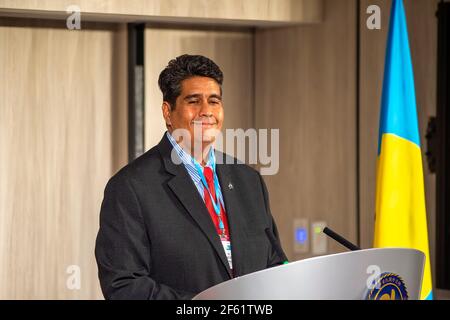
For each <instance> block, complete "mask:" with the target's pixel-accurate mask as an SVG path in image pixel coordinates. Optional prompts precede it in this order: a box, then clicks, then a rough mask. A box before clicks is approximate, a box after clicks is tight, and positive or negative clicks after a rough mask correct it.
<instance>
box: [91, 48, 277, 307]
mask: <svg viewBox="0 0 450 320" xmlns="http://www.w3.org/2000/svg"><path fill="white" fill-rule="evenodd" d="M222 81H223V74H222V71H221V70H220V68H219V67H218V66H217V65H216V64H215V63H214V62H213V61H211V60H210V59H208V58H206V57H204V56H198V55H182V56H179V57H177V58H175V59H173V60H171V61H170V62H169V64H168V66H167V67H166V68H165V69H164V70H163V71H162V72H161V74H160V76H159V81H158V82H159V87H160V89H161V91H162V94H163V103H162V112H163V117H164V121H165V123H166V127H167V131H166V132H165V133H164V135H163V136H162V139H161V141H160V142H159V143H158V145H156V146H155V147H153V148H152V149H150V150H149V151H147V152H146V153H144V154H143V155H142V156H141V157H139V158H137V159H136V160H134V161H133V162H131V163H130V164H128V165H127V166H125V167H124V168H122V169H121V170H120V171H119V172H118V173H117V174H116V175H114V176H113V177H112V178H111V179H110V180H109V182H108V184H107V185H106V188H105V194H104V199H103V203H102V207H101V212H100V229H99V232H98V236H97V241H96V248H95V255H96V259H97V264H98V269H99V279H100V284H101V288H102V291H103V294H104V296H105V298H107V299H190V298H192V297H193V296H194V295H196V294H197V293H199V292H200V291H202V290H204V289H206V288H209V287H211V286H213V285H215V284H218V283H220V282H223V281H226V280H229V279H231V278H233V277H236V276H241V275H244V274H248V273H251V272H255V271H258V270H262V269H265V268H268V267H271V266H275V265H278V264H282V263H283V260H284V259H283V256H284V253H283V252H282V249H281V248H280V247H279V240H278V232H277V228H276V225H275V222H274V219H273V217H272V215H271V212H270V207H269V196H268V193H267V189H266V186H265V184H264V181H263V179H262V177H261V175H260V174H259V172H258V171H256V170H254V169H253V168H251V167H249V166H247V165H245V164H242V163H238V161H237V160H236V159H235V158H231V157H229V156H227V155H226V154H223V153H221V152H219V151H217V150H215V148H214V142H215V140H216V133H217V132H219V131H220V129H221V127H222V123H223V119H224V108H223V102H222ZM179 132H182V133H183V134H182V135H179V134H178V133H179ZM196 146H200V148H198V150H200V152H196V150H197V149H196ZM280 253H281V254H280Z"/></svg>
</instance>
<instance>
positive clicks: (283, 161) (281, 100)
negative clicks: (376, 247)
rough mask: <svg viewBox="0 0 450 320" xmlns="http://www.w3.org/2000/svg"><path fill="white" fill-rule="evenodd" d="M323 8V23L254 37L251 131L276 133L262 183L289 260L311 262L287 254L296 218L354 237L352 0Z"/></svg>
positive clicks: (333, 246)
mask: <svg viewBox="0 0 450 320" xmlns="http://www.w3.org/2000/svg"><path fill="white" fill-rule="evenodd" d="M324 9H325V13H324V14H325V21H324V23H322V24H319V25H311V26H300V27H292V28H280V29H271V30H260V31H258V32H257V34H256V48H255V52H256V65H255V70H256V76H255V78H256V95H255V114H256V126H257V127H258V128H279V129H280V140H281V141H280V170H279V172H278V174H276V175H273V176H266V177H265V181H266V182H267V185H268V189H269V192H270V200H271V204H272V211H273V214H274V216H275V218H276V220H277V222H278V226H279V231H280V234H281V239H282V243H283V247H284V248H285V250H286V253H287V254H288V256H289V258H291V259H300V258H306V257H309V256H311V253H308V254H305V255H302V254H294V251H293V220H294V219H295V218H308V219H309V221H310V222H312V221H318V220H325V221H326V222H327V223H328V225H329V226H330V227H331V228H332V229H334V230H336V231H337V232H338V233H340V234H342V235H343V236H345V237H347V238H348V239H349V240H351V241H355V242H356V238H357V225H356V214H357V212H356V1H353V0H348V1H347V0H346V1H335V0H329V1H325V2H324ZM328 244H329V252H330V253H331V252H338V251H343V249H342V248H341V247H340V246H339V245H338V244H336V243H334V242H332V241H328Z"/></svg>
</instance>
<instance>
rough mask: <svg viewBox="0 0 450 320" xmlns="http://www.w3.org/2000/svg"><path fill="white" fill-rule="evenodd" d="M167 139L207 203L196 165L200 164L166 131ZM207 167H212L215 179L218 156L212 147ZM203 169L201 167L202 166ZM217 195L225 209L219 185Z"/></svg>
mask: <svg viewBox="0 0 450 320" xmlns="http://www.w3.org/2000/svg"><path fill="white" fill-rule="evenodd" d="M166 135H167V138H168V139H169V141H170V143H171V144H172V146H173V148H174V149H175V151H176V152H177V154H178V156H179V157H180V159H181V161H182V162H183V165H184V167H185V168H186V170H187V172H188V173H189V176H190V177H191V179H192V181H193V182H194V184H195V186H196V187H197V190H198V193H200V196H201V197H202V199H203V201H205V198H204V196H203V192H204V186H203V183H202V180H201V178H200V175H199V174H198V171H197V168H196V166H195V164H198V165H200V164H199V163H198V161H197V160H195V159H194V158H193V157H192V156H191V155H190V154H188V153H187V152H186V151H185V150H183V148H182V147H181V146H180V145H179V144H178V143H177V142H176V141H175V139H174V138H173V137H172V135H171V134H170V133H169V131H166ZM206 166H207V167H210V168H211V169H212V171H213V175H214V179H215V178H216V177H217V176H216V156H215V153H214V147H211V150H210V151H209V156H208V161H207V162H206ZM200 167H201V165H200ZM217 195H218V197H219V201H220V203H221V204H222V206H223V208H224V209H225V205H224V202H223V196H222V190H221V187H220V183H219V190H217Z"/></svg>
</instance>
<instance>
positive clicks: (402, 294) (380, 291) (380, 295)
mask: <svg viewBox="0 0 450 320" xmlns="http://www.w3.org/2000/svg"><path fill="white" fill-rule="evenodd" d="M372 284H373V287H372V288H371V289H369V290H368V293H367V296H366V300H408V291H407V290H406V285H405V282H404V281H403V279H402V278H401V277H400V276H399V275H396V274H394V273H389V272H385V273H382V274H381V275H380V277H379V278H378V279H377V280H375V281H374V282H373V283H372Z"/></svg>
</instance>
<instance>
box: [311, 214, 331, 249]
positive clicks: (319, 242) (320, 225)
mask: <svg viewBox="0 0 450 320" xmlns="http://www.w3.org/2000/svg"><path fill="white" fill-rule="evenodd" d="M326 226H327V223H326V222H325V221H315V222H313V223H312V224H311V251H312V254H313V255H324V254H327V250H328V246H327V241H328V239H327V235H326V234H324V233H323V232H322V231H323V229H324V228H325V227H326Z"/></svg>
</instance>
